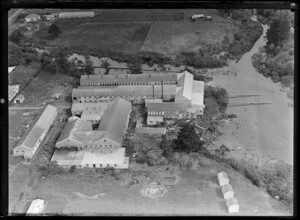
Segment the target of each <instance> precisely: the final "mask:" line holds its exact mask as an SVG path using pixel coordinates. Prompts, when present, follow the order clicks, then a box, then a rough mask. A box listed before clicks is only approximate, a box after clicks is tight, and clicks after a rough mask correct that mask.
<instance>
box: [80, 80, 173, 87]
mask: <svg viewBox="0 0 300 220" xmlns="http://www.w3.org/2000/svg"><path fill="white" fill-rule="evenodd" d="M172 84H173V85H175V84H177V81H176V80H173V81H163V85H172ZM80 85H81V86H132V85H161V81H152V82H149V81H144V82H101V81H98V82H95V81H93V80H90V79H86V80H81V82H80Z"/></svg>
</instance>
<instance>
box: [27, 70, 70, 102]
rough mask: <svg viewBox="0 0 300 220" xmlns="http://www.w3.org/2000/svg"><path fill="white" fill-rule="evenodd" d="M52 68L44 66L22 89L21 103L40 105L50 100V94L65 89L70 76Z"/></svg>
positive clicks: (68, 83) (68, 84)
mask: <svg viewBox="0 0 300 220" xmlns="http://www.w3.org/2000/svg"><path fill="white" fill-rule="evenodd" d="M54 68H55V67H54V66H51V65H48V66H47V67H45V69H44V70H43V71H42V72H41V73H40V74H39V75H38V76H37V77H36V78H35V79H34V80H33V81H32V82H31V83H30V84H29V85H28V86H27V87H26V88H25V90H24V91H22V94H23V95H24V96H25V100H24V102H23V103H22V104H25V105H26V104H35V105H41V104H42V102H43V101H46V100H51V99H52V97H51V96H52V95H53V94H54V93H56V92H60V91H66V90H67V87H68V86H70V85H71V83H72V78H71V77H70V76H68V75H63V74H55V69H54ZM62 99H63V97H62Z"/></svg>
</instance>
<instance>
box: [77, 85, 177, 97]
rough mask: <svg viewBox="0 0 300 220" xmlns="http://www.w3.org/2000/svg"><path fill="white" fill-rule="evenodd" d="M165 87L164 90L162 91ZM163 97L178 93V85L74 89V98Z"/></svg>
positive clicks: (80, 87)
mask: <svg viewBox="0 0 300 220" xmlns="http://www.w3.org/2000/svg"><path fill="white" fill-rule="evenodd" d="M162 87H163V90H162ZM153 88H154V95H159V96H161V95H162V93H163V94H164V95H174V96H175V92H176V85H163V86H161V85H153V86H152V85H131V86H117V87H109V88H107V87H106V88H103V87H100V88H99V87H82V86H79V87H78V88H75V89H73V96H75V97H81V96H117V97H123V96H133V97H135V96H153Z"/></svg>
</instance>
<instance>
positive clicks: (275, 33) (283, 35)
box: [267, 19, 290, 49]
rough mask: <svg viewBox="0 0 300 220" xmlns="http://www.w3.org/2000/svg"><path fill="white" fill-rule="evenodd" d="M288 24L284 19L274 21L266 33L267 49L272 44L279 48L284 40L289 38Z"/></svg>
mask: <svg viewBox="0 0 300 220" xmlns="http://www.w3.org/2000/svg"><path fill="white" fill-rule="evenodd" d="M289 33H290V24H289V22H288V21H287V20H286V19H276V20H274V21H273V22H272V23H271V25H270V28H269V29H268V31H267V40H268V42H267V49H270V45H271V44H274V45H275V47H276V46H279V45H280V44H281V43H282V42H283V41H284V40H286V39H288V38H289Z"/></svg>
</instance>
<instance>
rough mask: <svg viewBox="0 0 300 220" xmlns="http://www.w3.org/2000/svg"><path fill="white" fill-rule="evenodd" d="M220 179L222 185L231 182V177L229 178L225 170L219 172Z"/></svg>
mask: <svg viewBox="0 0 300 220" xmlns="http://www.w3.org/2000/svg"><path fill="white" fill-rule="evenodd" d="M218 181H219V185H220V186H224V185H226V184H229V178H228V175H227V173H225V172H220V173H218Z"/></svg>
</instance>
